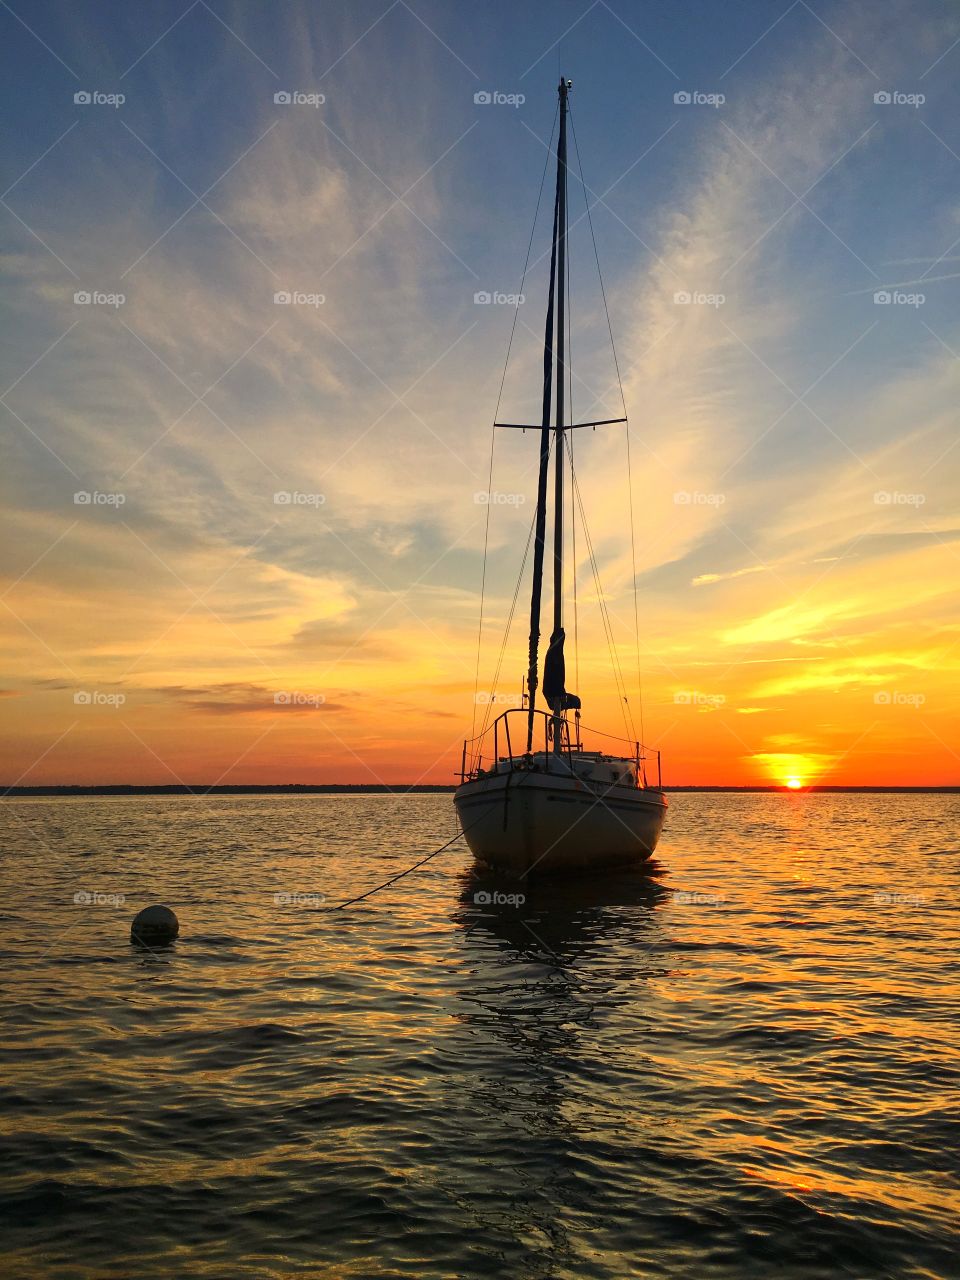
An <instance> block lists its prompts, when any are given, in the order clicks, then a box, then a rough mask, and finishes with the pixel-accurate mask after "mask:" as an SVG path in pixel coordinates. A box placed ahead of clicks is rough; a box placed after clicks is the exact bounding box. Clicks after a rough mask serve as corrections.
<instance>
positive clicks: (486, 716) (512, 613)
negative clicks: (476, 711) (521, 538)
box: [480, 512, 537, 737]
mask: <svg viewBox="0 0 960 1280" xmlns="http://www.w3.org/2000/svg"><path fill="white" fill-rule="evenodd" d="M536 519H537V517H536V512H534V514H533V517H532V518H531V520H530V528H529V529H528V530H527V541H526V545H525V547H524V549H523V559H522V560H521V562H520V572H519V573H518V574H517V583H516V586H515V587H514V589H513V599H512V601H511V602H510V611H509V613H508V614H507V622H506V626H505V627H504V632H503V639H502V641H501V644H500V654H499V657H498V658H497V666H496V669H495V671H494V673H493V681H492V684H491V693H495V692H496V688H497V685H498V683H499V681H500V671H501V669H502V668H503V659H504V655H505V654H506V650H507V644H508V643H509V640H510V631H511V628H512V627H513V619H514V616H515V614H516V608H517V600H518V598H519V595H520V587H521V586H522V584H523V573H524V570H525V569H526V567H527V557H528V556H529V554H530V542H531V539H532V538H533V530H534V525H535V524H536ZM492 705H493V704H492V703H487V708H486V710H485V711H484V715H483V721H482V723H481V725H480V736H481V737H482V736H483V734H485V733H486V731H487V727H488V722H489V719H490V709H491V707H492Z"/></svg>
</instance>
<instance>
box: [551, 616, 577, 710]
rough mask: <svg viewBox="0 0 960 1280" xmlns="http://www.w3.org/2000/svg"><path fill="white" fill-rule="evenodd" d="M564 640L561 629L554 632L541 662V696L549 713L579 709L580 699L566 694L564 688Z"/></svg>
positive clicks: (565, 677)
mask: <svg viewBox="0 0 960 1280" xmlns="http://www.w3.org/2000/svg"><path fill="white" fill-rule="evenodd" d="M565 639H566V632H565V631H564V629H563V627H561V628H560V629H559V630H558V631H554V633H553V635H552V636H551V637H550V647H549V649H548V650H547V656H546V658H545V659H544V662H543V696H544V698H546V700H547V704H548V705H549V707H550V710H551V711H571V710H579V708H580V699H579V698H578V697H577V695H576V694H575V693H567V690H566V688H565V685H566V679H567V672H566V664H565V662H564V659H563V642H564V640H565Z"/></svg>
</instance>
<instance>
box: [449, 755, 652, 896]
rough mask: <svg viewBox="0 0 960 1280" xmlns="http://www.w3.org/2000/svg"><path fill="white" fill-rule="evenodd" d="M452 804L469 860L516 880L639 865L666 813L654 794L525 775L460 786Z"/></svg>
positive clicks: (509, 774)
mask: <svg viewBox="0 0 960 1280" xmlns="http://www.w3.org/2000/svg"><path fill="white" fill-rule="evenodd" d="M454 804H455V805H456V808H457V814H458V816H459V818H460V824H461V826H462V828H463V832H464V836H465V839H466V841H467V844H468V845H469V846H470V849H471V851H472V852H473V854H474V855H475V856H476V857H477V858H478V859H480V860H481V861H482V862H485V863H487V864H488V865H489V866H491V867H494V868H496V869H498V870H501V871H505V872H507V873H509V874H510V875H518V876H521V875H527V874H544V873H552V872H564V871H571V872H572V871H590V870H600V869H607V868H617V867H619V868H629V867H634V866H640V865H642V864H643V863H644V862H646V860H647V859H648V858H649V857H650V855H651V854H652V853H653V851H654V849H655V848H656V846H657V841H658V840H659V838H660V832H661V830H662V828H663V821H664V817H665V815H666V810H667V801H666V797H665V796H664V794H663V792H662V791H660V790H657V789H654V788H641V787H636V786H633V787H630V786H608V787H604V786H602V785H596V784H592V785H591V784H590V783H588V782H585V781H583V780H582V779H580V778H577V777H569V776H566V777H565V776H562V775H558V774H549V773H535V772H528V771H524V770H510V771H509V772H502V773H495V774H490V775H488V776H486V777H482V778H476V779H473V780H471V781H468V782H465V783H464V784H463V785H462V786H460V787H458V788H457V790H456V792H455V793H454Z"/></svg>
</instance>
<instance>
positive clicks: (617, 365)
mask: <svg viewBox="0 0 960 1280" xmlns="http://www.w3.org/2000/svg"><path fill="white" fill-rule="evenodd" d="M567 114H568V115H569V117H570V128H571V130H572V131H573V147H574V150H575V151H576V153H577V169H578V170H579V173H580V186H581V187H582V188H583V203H584V206H585V207H586V210H587V225H588V226H589V228H590V239H591V241H592V242H593V256H594V258H595V259H596V263H597V279H598V280H599V281H600V296H601V298H602V299H603V313H604V315H605V316H606V317H607V332H608V333H609V334H610V349H611V351H612V352H613V365H614V368H615V369H616V371H617V385H618V386H619V388H620V403H621V404H622V405H623V416H624V417H628V416H629V415H628V414H627V402H626V400H625V399H624V395H623V379H622V378H621V376H620V361H619V360H618V359H617V344H616V342H614V340H613V325H612V324H611V323H610V309H609V308H608V306H607V291H606V289H605V288H604V287H603V272H602V271H601V270H600V254H599V252H598V250H597V237H596V236H595V235H594V233H593V217H592V215H591V213H590V202H589V200H588V199H587V184H586V183H585V182H584V180H583V161H582V160H581V158H580V146H579V144H578V142H577V131H576V129H575V128H574V124H573V113H572V112H571V111H570V110H569V108H568V110H567Z"/></svg>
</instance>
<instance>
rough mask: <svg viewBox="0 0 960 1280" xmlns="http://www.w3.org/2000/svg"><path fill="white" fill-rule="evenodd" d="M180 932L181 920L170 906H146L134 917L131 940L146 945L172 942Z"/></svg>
mask: <svg viewBox="0 0 960 1280" xmlns="http://www.w3.org/2000/svg"><path fill="white" fill-rule="evenodd" d="M179 932H180V921H179V920H178V919H177V917H176V915H175V913H174V912H173V911H171V910H170V908H169V907H144V909H143V910H142V911H139V912H138V913H137V914H136V915H135V916H134V918H133V924H132V925H131V926H130V941H131V942H140V943H142V944H143V945H144V946H147V947H150V946H158V945H162V944H163V943H165V942H172V941H173V940H174V938H175V937H176V936H177V934H178V933H179Z"/></svg>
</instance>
